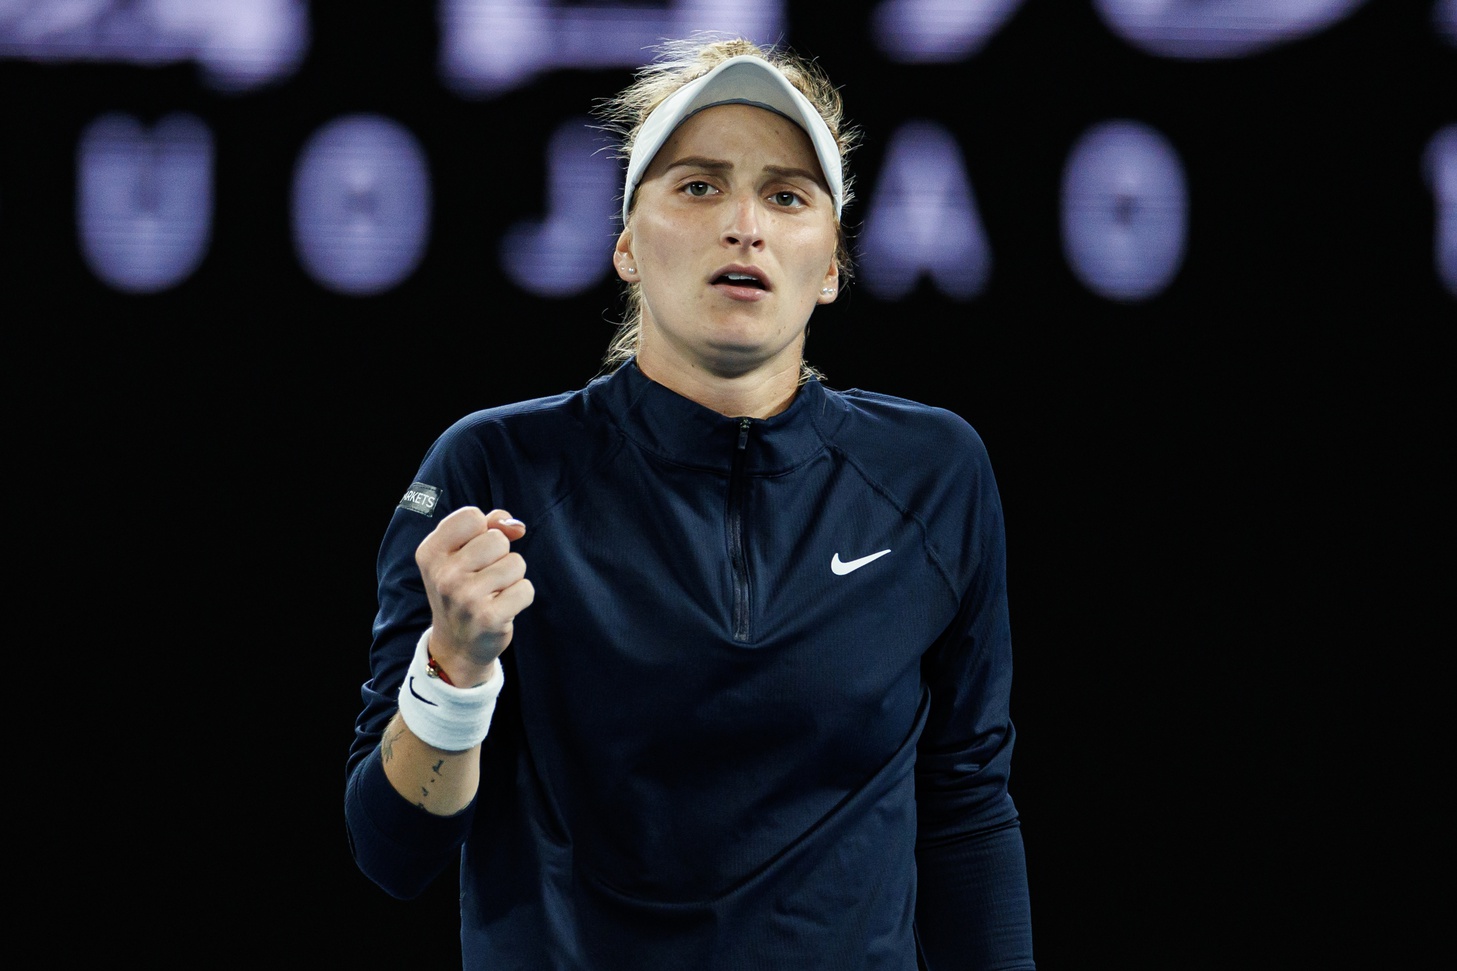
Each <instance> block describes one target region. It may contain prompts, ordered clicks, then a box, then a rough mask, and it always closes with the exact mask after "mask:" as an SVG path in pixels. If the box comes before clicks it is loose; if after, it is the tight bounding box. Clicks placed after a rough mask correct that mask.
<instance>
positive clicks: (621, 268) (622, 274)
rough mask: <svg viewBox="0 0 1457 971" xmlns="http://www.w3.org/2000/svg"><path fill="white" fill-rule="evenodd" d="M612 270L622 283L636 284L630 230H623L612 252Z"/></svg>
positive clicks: (634, 259)
mask: <svg viewBox="0 0 1457 971" xmlns="http://www.w3.org/2000/svg"><path fill="white" fill-rule="evenodd" d="M612 268H613V269H614V270H616V271H617V278H618V279H619V280H621V281H623V282H624V283H636V282H638V273H637V258H636V257H635V256H633V255H632V230H630V229H624V230H623V231H622V234H621V235H620V236H618V237H617V246H615V247H614V248H613V250H612Z"/></svg>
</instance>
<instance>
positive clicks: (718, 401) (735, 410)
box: [637, 355, 799, 418]
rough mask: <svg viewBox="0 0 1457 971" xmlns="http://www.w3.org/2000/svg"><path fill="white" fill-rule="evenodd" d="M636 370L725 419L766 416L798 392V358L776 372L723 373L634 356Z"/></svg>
mask: <svg viewBox="0 0 1457 971" xmlns="http://www.w3.org/2000/svg"><path fill="white" fill-rule="evenodd" d="M637 366H638V370H640V371H642V373H643V374H646V375H647V376H648V377H649V378H650V379H652V380H653V381H655V382H657V383H658V384H661V385H662V386H663V387H665V388H668V389H669V390H671V391H674V392H677V393H678V394H680V395H682V396H683V397H685V398H688V399H689V400H691V401H696V402H698V403H699V404H700V405H702V406H703V407H705V408H710V409H712V410H714V411H716V412H718V413H719V414H721V415H726V416H728V417H729V418H770V417H773V416H774V415H777V414H779V413H780V412H781V411H783V410H784V409H785V408H788V407H789V403H790V402H791V401H793V400H794V396H795V395H796V394H797V393H798V392H799V361H798V360H797V359H796V360H794V361H793V362H792V366H785V367H783V368H781V369H780V370H777V371H771V372H767V373H766V372H765V371H763V370H755V371H751V372H748V373H746V374H738V375H724V374H715V373H713V372H711V371H707V370H703V369H698V368H683V367H677V368H675V367H672V366H665V364H664V362H661V361H657V360H655V359H651V356H650V359H649V360H648V361H644V360H643V358H642V356H641V355H639V356H638V358H637Z"/></svg>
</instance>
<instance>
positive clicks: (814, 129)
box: [622, 54, 845, 226]
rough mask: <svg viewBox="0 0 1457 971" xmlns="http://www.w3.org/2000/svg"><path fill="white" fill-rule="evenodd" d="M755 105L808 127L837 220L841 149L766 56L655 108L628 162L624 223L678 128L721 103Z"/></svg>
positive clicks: (717, 73)
mask: <svg viewBox="0 0 1457 971" xmlns="http://www.w3.org/2000/svg"><path fill="white" fill-rule="evenodd" d="M726 104H727V105H733V104H743V105H753V106H755V107H757V108H766V109H768V110H769V111H773V112H776V113H778V114H781V115H783V116H784V117H786V118H788V119H789V120H790V121H792V122H794V123H795V124H796V125H798V126H799V127H800V128H803V129H804V130H805V132H806V133H808V135H809V140H810V144H811V145H813V146H814V150H815V155H816V157H818V158H819V162H820V171H821V172H823V173H824V176H825V184H826V185H828V186H829V188H830V195H831V197H833V199H834V201H835V218H836V219H839V218H840V210H841V209H842V208H843V207H844V205H845V188H844V184H843V182H842V179H841V174H840V146H839V145H838V144H837V143H836V142H835V136H834V135H831V134H830V129H829V126H828V125H826V124H825V120H824V119H823V118H821V117H820V113H819V112H818V111H817V110H816V109H815V106H814V105H812V104H810V102H809V99H808V98H806V97H805V96H804V95H802V94H800V93H799V90H798V89H797V88H795V86H794V85H792V84H790V83H789V79H788V78H786V77H785V76H784V75H783V74H781V73H780V71H779V69H778V68H776V67H775V66H774V65H772V64H770V63H769V62H768V61H766V60H764V59H763V58H761V57H755V56H754V55H752V54H740V55H739V56H738V57H731V58H729V59H728V60H726V61H724V62H723V63H722V64H720V65H718V67H716V68H714V69H713V70H712V71H709V72H708V73H707V74H705V75H703V77H701V78H698V79H697V80H694V81H691V82H689V83H688V84H685V85H683V87H681V88H679V89H678V90H677V91H674V92H673V94H672V95H671V96H669V97H668V98H666V99H665V100H664V101H663V103H662V104H660V105H658V106H657V107H656V108H654V109H653V111H652V114H650V115H648V117H647V120H646V121H644V122H643V125H642V128H640V129H639V130H638V133H637V138H636V140H634V142H633V146H632V155H631V157H630V158H628V160H627V181H626V182H625V184H624V186H623V191H622V223H623V225H624V226H625V225H627V213H628V209H629V208H630V207H631V204H632V196H633V193H634V192H636V191H637V186H638V183H639V182H641V181H642V177H643V173H645V172H646V171H647V168H648V165H650V164H651V163H652V161H653V157H654V156H656V155H657V154H658V149H660V148H662V147H663V143H664V142H666V141H667V140H668V137H669V136H670V135H672V134H673V132H675V131H677V130H678V126H679V125H681V124H683V122H685V121H687V120H688V118H689V117H691V116H692V115H694V114H697V113H698V112H700V111H702V110H703V109H704V108H712V107H714V106H716V105H726Z"/></svg>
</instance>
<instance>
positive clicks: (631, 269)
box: [623, 266, 637, 273]
mask: <svg viewBox="0 0 1457 971" xmlns="http://www.w3.org/2000/svg"><path fill="white" fill-rule="evenodd" d="M623 269H624V270H626V271H627V272H629V273H636V272H637V267H635V266H624V267H623Z"/></svg>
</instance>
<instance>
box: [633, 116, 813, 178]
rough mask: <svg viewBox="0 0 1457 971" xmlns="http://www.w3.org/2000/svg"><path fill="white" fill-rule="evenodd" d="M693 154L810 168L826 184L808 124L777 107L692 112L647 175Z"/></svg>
mask: <svg viewBox="0 0 1457 971" xmlns="http://www.w3.org/2000/svg"><path fill="white" fill-rule="evenodd" d="M690 156H692V157H695V158H696V157H703V158H710V159H716V160H719V161H723V162H729V163H732V164H733V165H735V167H738V166H741V165H742V166H745V167H751V168H762V167H764V166H776V167H781V168H794V169H805V170H807V171H809V172H812V173H814V176H815V179H816V180H818V181H819V182H820V184H821V185H823V184H824V181H825V180H824V173H822V172H821V171H820V163H819V160H818V159H817V158H816V157H815V152H814V147H813V146H812V145H811V144H810V140H809V135H807V134H806V133H805V131H804V129H803V128H800V127H799V126H798V125H797V124H795V123H794V122H792V121H790V120H789V119H788V118H785V117H784V116H783V115H781V114H779V113H777V112H774V111H770V110H769V109H767V108H758V107H755V106H753V105H740V104H725V105H714V106H713V107H712V108H704V109H703V110H702V111H700V112H698V113H697V114H695V115H693V116H691V117H689V118H688V119H687V120H686V121H684V122H683V124H681V125H679V126H678V128H677V130H676V131H674V132H673V134H672V135H670V136H669V137H668V140H667V141H666V142H664V143H663V147H662V148H661V149H659V150H658V154H657V155H656V156H655V157H654V158H653V161H652V164H651V165H650V166H649V167H648V172H647V177H649V178H651V177H652V176H654V175H658V174H661V173H662V172H663V170H665V169H666V168H667V167H668V166H670V165H672V164H673V163H674V162H675V161H677V160H679V159H682V158H686V157H690Z"/></svg>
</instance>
